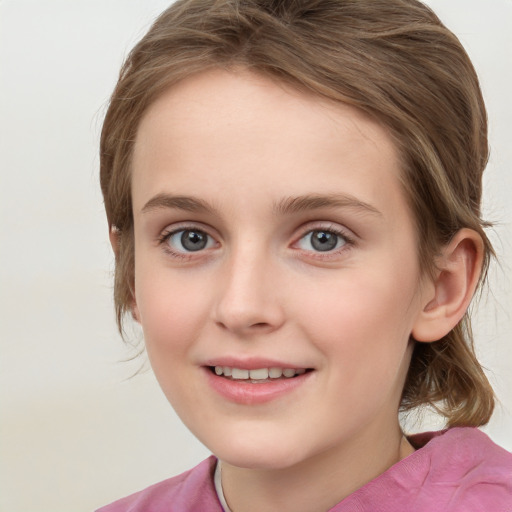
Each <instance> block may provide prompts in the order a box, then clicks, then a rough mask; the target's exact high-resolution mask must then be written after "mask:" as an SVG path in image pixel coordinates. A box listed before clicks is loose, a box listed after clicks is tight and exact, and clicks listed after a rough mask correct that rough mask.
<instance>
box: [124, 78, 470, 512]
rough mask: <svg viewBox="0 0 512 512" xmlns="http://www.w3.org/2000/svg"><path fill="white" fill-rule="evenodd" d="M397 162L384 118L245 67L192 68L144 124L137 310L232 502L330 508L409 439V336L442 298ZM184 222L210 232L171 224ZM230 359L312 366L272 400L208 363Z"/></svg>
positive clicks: (405, 449) (164, 383)
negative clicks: (252, 399) (245, 392)
mask: <svg viewBox="0 0 512 512" xmlns="http://www.w3.org/2000/svg"><path fill="white" fill-rule="evenodd" d="M399 173H400V167H399V158H398V155H397V152H396V150H395V147H394V145H393V143H392V141H391V139H390V137H389V136H388V134H387V132H386V129H385V128H383V127H382V126H380V125H379V124H377V123H376V122H374V121H372V120H371V119H369V118H368V117H365V115H363V114H362V113H360V112H359V111H357V110H355V109H353V108H351V107H349V106H344V105H333V104H331V103H327V102H324V101H323V100H320V99H319V98H318V97H313V96H308V95H306V94H304V93H300V92H297V91H294V90H291V89H288V88H286V87H285V86H283V85H281V84H277V83H275V82H273V81H271V80H269V79H267V78H262V77H259V76H256V75H253V74H250V73H248V72H246V71H242V70H238V71H237V72H231V73H230V72H227V71H209V72H207V73H203V74H199V75H196V76H194V77H192V78H189V79H187V80H185V81H183V82H181V83H180V84H178V85H176V86H174V87H173V88H171V89H170V90H168V91H166V92H165V93H164V94H163V95H162V96H161V97H160V98H159V99H157V100H156V101H155V102H154V103H153V104H152V105H151V106H150V107H149V109H148V110H147V112H146V114H145V116H144V118H143V120H142V122H141V124H140V127H139V131H138V135H137V139H136V144H135V151H134V155H133V177H132V196H133V209H134V230H135V297H134V304H133V314H134V317H135V318H136V319H137V320H138V321H139V322H140V323H141V325H142V328H143V331H144V337H145V341H146V347H147V352H148V356H149V358H150V361H151V364H152V367H153V369H154V372H155V374H156V376H157V379H158V381H159V383H160V385H161V387H162V389H163V391H164V393H165V395H166V396H167V398H168V400H169V401H170V403H171V404H172V406H173V407H174V408H175V410H176V411H177V413H178V414H179V415H180V417H181V418H182V420H183V421H184V423H185V424H186V425H187V426H188V428H189V429H190V430H191V431H192V432H193V433H194V434H195V435H196V436H197V437H198V438H199V439H200V440H201V441H202V442H203V443H204V444H205V445H206V446H207V447H208V448H209V449H210V450H211V451H212V452H213V453H214V454H216V455H217V456H218V457H219V458H220V460H221V461H222V468H223V488H224V492H225V495H226V498H227V501H228V503H229V505H230V507H231V508H232V510H233V511H234V512H245V511H261V510H267V511H273V510H278V511H280V512H286V511H288V510H290V511H292V510H293V511H295V512H297V511H298V512H300V511H311V510H327V509H328V508H330V507H332V506H333V505H334V504H336V503H337V502H339V501H341V500H342V499H343V498H344V497H346V496H347V495H349V494H350V493H352V492H353V491H354V490H356V489H357V488H359V487H361V486H362V485H364V484H365V483H367V482H368V481H370V480H371V479H373V478H374V477H376V476H377V475H379V474H380V473H382V472H383V471H385V470H386V469H387V468H389V467H390V466H391V465H392V464H394V463H396V462H397V461H399V460H400V459H402V458H403V457H405V456H407V455H408V454H410V453H411V452H412V451H413V449H412V447H411V446H410V445H408V443H407V442H406V441H405V440H404V438H403V436H402V432H401V430H400V426H399V423H398V416H397V411H398V406H399V402H400V395H401V391H402V388H403V385H404V380H405V376H406V372H407V369H408V366H409V362H410V358H411V352H412V343H411V341H410V337H411V333H413V334H414V331H415V329H418V332H420V333H421V334H422V335H423V338H424V339H425V340H427V339H429V331H428V325H427V324H426V323H425V322H427V321H430V322H433V317H434V316H435V314H437V311H438V309H439V308H437V306H438V304H437V303H436V299H435V296H436V286H435V285H434V284H433V283H431V282H427V281H425V280H424V279H423V278H422V274H421V272H420V268H419V263H418V261H417V257H416V254H417V250H416V248H417V237H416V233H415V227H414V221H413V218H412V215H411V213H410V211H409V208H408V206H407V202H406V199H405V196H404V192H403V190H402V187H401V185H400V181H399ZM163 194H164V195H168V196H169V195H173V196H186V197H193V198H194V199H195V200H198V201H200V202H201V204H204V203H206V204H208V205H209V208H208V209H202V208H198V207H197V205H196V206H194V208H192V207H191V205H192V203H191V202H190V201H189V202H188V203H186V202H185V203H184V202H183V201H182V202H181V203H179V202H176V201H175V200H174V201H172V200H168V199H167V200H163V201H162V200H161V198H162V195H163ZM334 194H338V196H339V197H338V196H337V201H335V202H334V203H333V204H330V205H327V204H326V205H324V206H320V207H318V205H316V206H317V207H314V208H313V207H312V206H313V205H312V204H311V201H310V202H309V203H308V204H306V202H303V206H304V208H303V209H293V208H288V209H286V208H284V209H283V208H281V209H277V210H279V211H276V205H281V206H283V204H286V203H288V204H289V203H290V201H289V200H290V198H295V197H302V196H311V195H314V196H315V197H317V196H327V197H329V198H330V199H332V198H333V195H334ZM155 198H160V199H155ZM178 203H179V204H178ZM194 204H196V203H194ZM294 204H297V203H296V202H295V203H294ZM362 205H363V206H362ZM282 210H286V211H282ZM185 228H186V229H196V230H200V231H201V232H203V233H206V234H207V235H208V238H207V240H208V244H207V246H206V247H205V248H204V249H203V250H199V251H193V252H191V251H188V252H187V251H186V250H185V249H184V248H183V246H182V245H181V244H180V234H178V235H175V236H173V237H172V238H169V237H168V234H169V233H170V232H171V231H173V230H174V231H177V230H179V229H182V230H183V229H185ZM322 229H323V230H328V231H333V232H339V233H343V235H344V237H342V236H341V235H338V238H336V240H337V241H338V245H337V247H336V248H335V249H333V250H331V251H318V250H316V249H315V248H314V247H313V246H312V244H311V240H310V238H309V235H308V234H311V232H312V231H313V230H322ZM466 245H467V244H466ZM470 263H471V264H474V258H473V260H471V261H470ZM444 275H445V276H446V275H448V274H446V273H445V274H444ZM452 281H453V279H452V280H451V281H450V282H452ZM468 293H471V292H468ZM449 296H450V294H449V293H445V295H444V297H449ZM461 308H462V309H464V308H463V306H461ZM462 309H461V311H462ZM425 312H427V313H425ZM462 312H463V311H462ZM461 314H462V313H461ZM425 315H427V316H428V315H430V316H429V318H428V319H427V320H425ZM445 316H446V315H445ZM426 325H427V327H426ZM443 329H444V327H443ZM218 357H232V358H238V359H244V358H250V357H261V358H270V359H274V360H275V359H277V360H279V361H286V362H289V366H290V367H297V368H301V367H303V368H311V369H313V371H312V372H311V374H310V375H309V376H308V379H307V380H305V381H304V383H303V384H302V385H300V386H299V387H297V388H296V389H293V390H292V391H291V392H290V393H287V394H285V395H283V396H280V397H279V398H277V399H275V400H271V401H269V402H266V403H262V404H253V405H247V404H238V403H233V402H232V401H230V400H228V399H226V398H225V397H223V396H221V395H219V394H218V393H217V392H216V391H215V390H213V389H212V388H211V386H210V385H209V384H208V379H207V378H206V377H205V375H206V374H205V368H204V365H205V364H206V362H207V361H209V360H211V359H212V358H218ZM255 385H257V384H255ZM287 489H288V490H293V492H286V490H287Z"/></svg>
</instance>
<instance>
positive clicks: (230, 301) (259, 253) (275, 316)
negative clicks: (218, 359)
mask: <svg viewBox="0 0 512 512" xmlns="http://www.w3.org/2000/svg"><path fill="white" fill-rule="evenodd" d="M275 267H276V262H275V261H274V258H273V257H272V255H271V253H270V251H269V250H268V248H267V247H265V245H264V244H262V243H261V242H259V243H258V242H256V241H254V240H250V239H246V240H243V239H241V240H239V241H238V242H237V243H235V244H233V246H232V247H231V250H230V251H229V256H228V257H227V258H226V260H225V262H224V269H223V273H222V275H223V279H222V283H220V286H219V294H218V300H217V305H216V319H215V320H216V322H217V323H218V324H220V325H222V327H224V328H226V329H228V330H231V331H234V332H235V331H236V332H239V333H249V332H253V331H258V332H260V331H262V330H265V331H271V330H274V329H276V328H278V327H279V326H280V325H281V324H282V322H283V311H282V307H281V304H280V303H279V300H278V297H277V293H276V291H277V289H276V287H275V284H276V283H273V282H272V281H273V280H274V277H275V275H276V268H275Z"/></svg>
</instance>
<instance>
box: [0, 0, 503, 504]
mask: <svg viewBox="0 0 512 512" xmlns="http://www.w3.org/2000/svg"><path fill="white" fill-rule="evenodd" d="M429 3H430V4H431V5H432V6H433V7H434V8H435V10H436V11H437V12H438V14H439V15H440V17H441V18H442V19H443V21H445V23H446V24H447V25H448V26H449V27H450V28H451V29H452V30H454V31H455V33H456V34H457V35H458V36H459V37H460V39H461V40H462V42H463V43H464V45H465V46H466V48H467V50H468V52H469V54H470V56H471V57H472V59H473V61H474V64H475V66H476V68H477V71H478V72H479V74H480V77H481V81H482V87H483V91H484V95H485V96H486V99H487V105H488V110H489V117H490V126H491V132H490V133H491V147H492V156H491V161H490V164H489V167H488V171H487V176H486V186H487V189H486V197H485V212H486V215H487V217H488V218H489V219H490V220H493V221H496V222H497V227H496V229H495V232H493V233H491V236H492V239H493V241H494V242H495V243H496V249H497V251H498V254H499V256H500V259H501V265H502V266H501V268H499V267H497V266H495V267H494V269H493V271H492V272H491V281H492V290H493V293H492V294H487V295H484V299H483V301H482V304H481V313H480V314H479V316H478V322H477V329H476V331H477V333H476V334H477V338H478V346H477V348H478V352H479V354H480V356H481V359H482V361H483V363H484V365H485V366H486V367H488V368H489V376H490V378H491V381H492V382H493V384H494V385H495V387H496V390H497V393H498V396H499V398H500V400H501V406H500V407H499V408H498V410H497V412H496V415H495V417H494V419H493V420H492V422H491V424H490V425H489V426H488V427H487V428H486V429H485V430H486V431H487V432H488V433H489V434H490V435H491V436H492V437H493V439H494V440H495V441H496V442H498V443H499V444H501V445H502V446H504V447H506V448H507V449H509V450H512V346H511V333H512V320H511V309H512V308H511V303H512V270H511V265H512V258H511V257H510V255H511V253H512V229H511V219H512V207H511V204H512V172H511V164H512V143H511V142H512V141H511V125H510V120H511V119H512V101H511V98H510V84H511V83H512V0H490V1H488V2H485V4H484V3H483V2H482V1H481V0H449V1H448V0H431V1H430V2H429ZM168 4H169V2H167V1H163V0H101V1H100V0H80V1H79V0H47V1H45V2H41V1H40V0H0V180H1V181H0V263H1V264H0V344H1V345H0V350H1V352H0V408H1V409H0V414H1V416H0V422H1V423H0V450H1V451H0V512H81V511H90V510H92V509H94V508H95V507H97V506H99V505H101V504H105V503H107V502H110V501H112V500H114V499H116V498H118V497H121V496H123V495H126V494H129V493H131V492H134V491H136V490H139V489H140V488H143V487H145V486H147V485H149V484H151V483H154V482H157V481H159V480H162V479H164V478H167V477H169V476H172V475H174V474H176V473H179V472H181V471H183V470H185V469H187V468H189V467H191V466H192V465H194V464H196V463H197V462H199V461H200V460H201V459H202V458H204V457H205V456H206V455H207V454H208V452H207V450H206V449H205V448H204V447H202V446H201V445H200V444H199V443H198V442H197V441H196V440H195V439H194V438H193V437H192V435H191V434H189V433H188V431H186V430H185V428H184V427H183V426H182V425H181V423H180V421H179V419H178V418H177V417H176V416H175V414H174V413H173V411H172V410H171V407H170V406H169V405H168V404H167V402H166V401H165V399H164V397H163V395H162V393H161V392H160V390H159V389H158V386H157V384H156V383H155V381H154V378H153V377H152V374H151V373H150V372H146V373H144V374H142V375H139V376H136V377H134V378H133V379H129V377H130V376H131V375H132V374H133V373H134V372H136V370H137V369H138V368H139V366H140V360H138V361H132V362H122V361H123V360H125V359H127V358H129V357H130V356H132V355H133V354H134V353H135V352H134V350H133V349H130V348H129V347H126V346H125V345H123V343H122V342H121V340H120V338H119V336H118V334H117V332H116V328H115V323H114V314H113V307H112V300H111V285H112V279H111V272H112V269H113V257H112V254H111V252H110V248H109V245H108V240H107V226H106V222H105V219H104V214H103V207H102V200H101V197H100V193H99V185H98V157H97V153H98V151H97V147H98V138H99V132H100V129H101V121H102V118H103V115H104V112H105V106H106V102H107V99H108V97H109V94H110V92H111V90H112V88H113V86H114V84H115V80H116V76H117V73H118V70H119V67H120V65H121V62H122V60H123V58H124V56H126V53H127V51H128V50H129V49H130V48H131V46H132V45H133V44H134V43H135V42H136V41H137V40H138V39H139V38H140V37H141V36H142V35H143V34H144V32H145V31H146V29H147V28H148V26H149V24H150V21H151V20H152V19H153V18H154V17H155V16H156V15H157V14H158V13H159V12H160V11H161V10H163V8H165V7H166V6H167V5H168ZM484 5H485V7H484ZM305 413H307V411H305ZM428 426H430V424H429V425H427V427H428Z"/></svg>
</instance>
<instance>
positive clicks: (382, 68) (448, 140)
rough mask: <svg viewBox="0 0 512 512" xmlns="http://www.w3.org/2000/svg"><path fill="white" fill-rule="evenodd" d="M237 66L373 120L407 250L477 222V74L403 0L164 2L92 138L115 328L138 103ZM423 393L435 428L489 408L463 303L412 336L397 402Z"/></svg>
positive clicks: (430, 254)
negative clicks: (106, 228) (402, 207)
mask: <svg viewBox="0 0 512 512" xmlns="http://www.w3.org/2000/svg"><path fill="white" fill-rule="evenodd" d="M214 67H217V68H219V67H220V68H225V69H228V68H233V67H244V68H246V69H249V70H251V71H253V72H255V73H260V74H264V75H266V76H268V77H272V78H273V79H276V80H279V81H284V82H286V83H287V84H289V85H292V86H294V87H297V88H300V89H301V90H305V91H309V92H310V93H313V94H316V95H319V96H322V97H324V98H329V99H331V100H333V101H337V102H342V103H346V104H350V105H352V106H355V107H357V108H358V109H360V110H362V111H364V112H366V113H367V114H369V115H371V116H372V117H373V118H376V119H377V120H379V122H381V123H382V124H383V125H384V126H386V127H387V129H388V130H389V132H390V134H391V135H392V136H393V138H394V140H395V143H396V145H397V147H398V149H399V152H400V154H401V157H402V167H403V169H402V181H403V185H404V189H405V191H406V195H407V198H408V201H409V203H410V207H411V210H412V212H413V213H414V216H415V219H416V223H417V228H418V239H419V243H418V258H419V261H420V263H421V265H422V268H423V270H424V271H425V272H432V271H433V265H434V263H433V262H434V256H435V255H436V253H437V252H438V251H439V248H440V247H441V246H442V245H444V244H446V243H447V242H448V241H449V240H450V239H451V238H452V237H453V235H454V234H455V233H456V232H457V231H458V230H459V229H461V228H463V227H468V228H471V229H473V230H475V231H476V232H478V233H479V234H480V236H481V237H482V239H483V242H484V250H485V255H484V267H483V272H482V280H483V279H484V278H485V276H486V272H487V267H488V264H489V259H490V257H491V256H492V255H493V254H494V253H493V249H492V246H491V244H490V242H489V240H488V238H487V236H486V234H485V232H484V229H483V228H484V227H485V226H486V224H485V223H484V222H483V221H482V220H481V218H480V201H481V194H482V173H483V170H484V168H485V166H486V163H487V158H488V145H487V121H486V112H485V106H484V103H483V99H482V95H481V91H480V87H479V83H478V79H477V76H476V73H475V71H474V68H473V66H472V64H471V62H470V60H469V57H468V56H467V54H466V52H465V51H464V49H463V47H462V46H461V44H460V42H459V41H458V39H457V38H456V37H455V36H454V35H453V34H452V33H451V32H450V31H449V30H448V29H446V27H444V25H443V24H442V23H441V22H440V20H439V19H438V18H437V16H436V15H435V14H434V13H433V12H432V11H431V10H430V9H429V8H428V7H426V6H425V5H423V4H422V3H420V2H419V1H416V0H178V1H177V2H176V3H174V4H173V5H172V6H171V7H170V8H169V9H167V10H166V11H165V12H164V13H163V14H161V15H160V17H159V18H158V19H157V20H156V21H155V23H154V24H153V26H152V27H151V29H150V30H149V32H148V33H147V34H146V36H144V38H143V39H142V40H141V41H140V42H139V43H138V44H137V45H136V46H135V48H134V49H133V50H132V52H131V53H130V55H129V56H128V58H127V60H126V62H125V64H124V66H123V68H122V70H121V74H120V78H119V81H118V83H117V86H116V88H115V91H114V93H113V95H112V98H111V101H110V105H109V108H108V112H107V115H106V118H105V122H104V126H103V131H102V136H101V187H102V191H103V196H104V199H105V208H106V212H107V217H108V221H109V225H110V226H111V227H112V228H113V229H116V230H117V231H118V234H119V247H118V251H117V254H116V277H115V289H114V296H115V305H116V311H117V320H118V326H119V328H120V331H121V332H122V320H123V317H124V314H125V313H126V312H128V311H130V308H131V305H132V302H133V294H132V288H133V282H134V241H133V218H132V204H131V194H130V174H131V172H130V160H131V155H132V151H133V146H134V141H135V137H136V133H137V129H138V125H139V122H140V120H141V117H142V115H143V114H144V112H145V111H146V109H147V108H148V106H149V105H150V104H151V103H152V102H153V101H154V100H155V99H156V97H157V96H158V95H159V94H161V93H162V92H163V91H164V90H165V89H167V88H168V87H170V86H171V85H172V84H175V83H176V82H178V81H180V80H183V79H184V78H186V77H188V76H191V75H192V74H194V73H198V72H200V71H204V70H207V69H209V68H214ZM423 404H428V405H431V406H433V407H434V408H436V409H437V410H438V411H439V412H440V413H441V414H443V415H444V416H445V417H446V420H447V424H448V426H456V425H474V426H478V425H482V424H485V423H487V421H488V420H489V418H490V416H491V414H492V411H493V408H494V394H493V391H492V388H491V386H490V384H489V382H488V380H487V378H486V376H485V374H484V372H483V370H482V368H481V366H480V364H479V362H478V361H477V359H476V356H475V353H474V348H473V339H472V334H471V324H470V318H469V316H468V314H466V315H465V317H464V318H463V320H462V321H461V322H460V323H459V324H458V325H457V326H456V327H455V328H454V329H453V330H452V331H451V332H450V333H449V334H448V335H446V336H445V337H444V338H442V339H441V340H439V341H437V342H433V343H418V342H417V343H416V345H415V349H414V353H413V357H412V361H411V365H410V370H409V374H408V376H407V380H406V383H405V387H404V390H403V396H402V403H401V407H402V410H410V409H413V408H415V407H417V406H419V405H423Z"/></svg>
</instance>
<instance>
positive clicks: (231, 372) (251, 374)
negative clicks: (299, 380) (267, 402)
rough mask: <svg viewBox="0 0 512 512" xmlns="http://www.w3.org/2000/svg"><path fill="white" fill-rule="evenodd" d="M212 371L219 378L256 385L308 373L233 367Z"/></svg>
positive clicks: (212, 368) (281, 369) (293, 370)
mask: <svg viewBox="0 0 512 512" xmlns="http://www.w3.org/2000/svg"><path fill="white" fill-rule="evenodd" d="M211 370H212V371H213V372H215V374H216V375H218V376H219V377H220V376H222V377H226V378H228V379H232V380H246V381H251V382H253V381H254V382H255V383H259V382H264V381H268V380H269V379H281V378H283V377H284V378H285V379H291V378H293V377H296V376H297V375H303V374H304V373H306V371H308V370H307V369H306V368H277V367H272V368H255V369H251V370H248V369H244V368H233V367H231V366H215V367H211Z"/></svg>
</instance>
